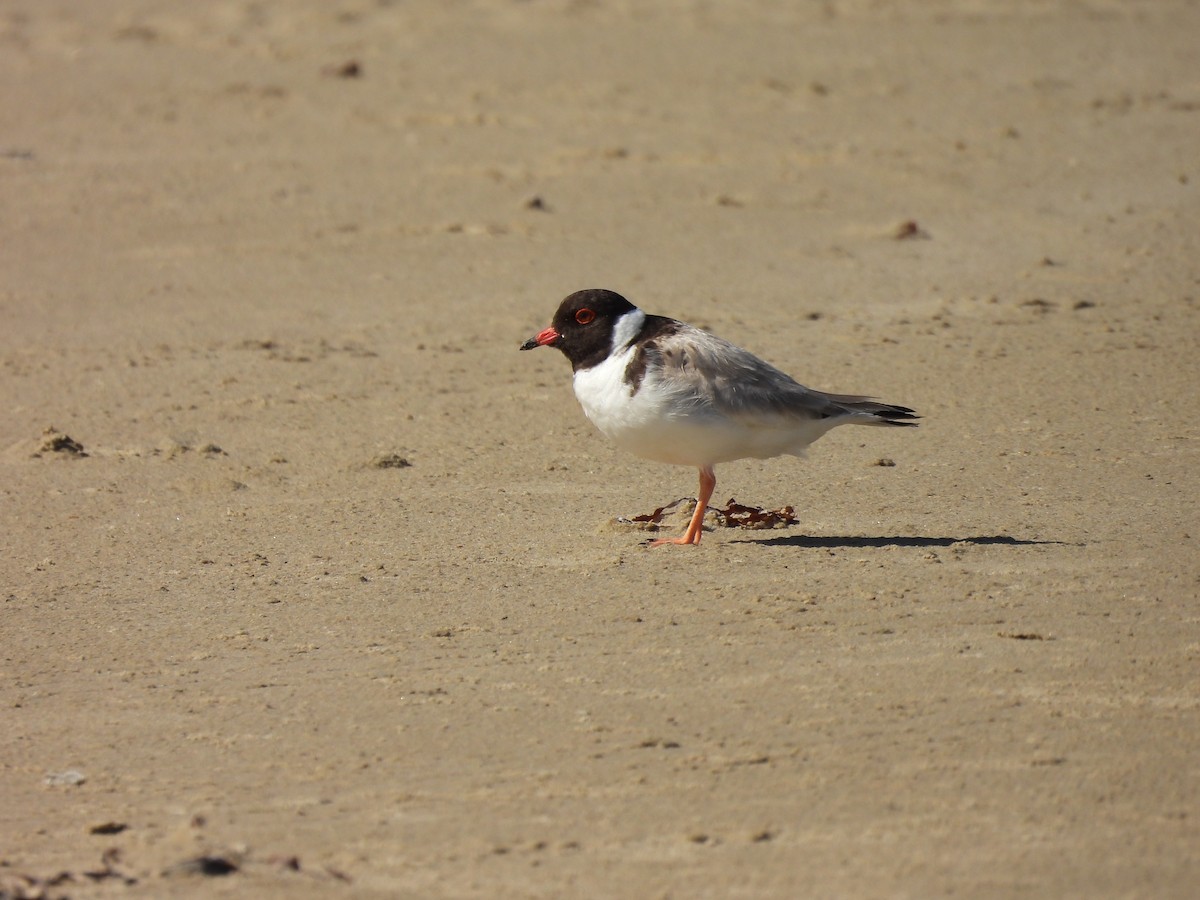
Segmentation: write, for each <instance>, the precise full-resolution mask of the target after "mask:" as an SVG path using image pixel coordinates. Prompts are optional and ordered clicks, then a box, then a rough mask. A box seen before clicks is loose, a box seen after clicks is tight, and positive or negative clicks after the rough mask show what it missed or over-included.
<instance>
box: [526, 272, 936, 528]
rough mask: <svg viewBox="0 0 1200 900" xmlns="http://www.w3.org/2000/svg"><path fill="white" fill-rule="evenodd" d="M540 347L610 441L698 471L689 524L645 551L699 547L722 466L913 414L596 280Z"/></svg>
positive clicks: (531, 345) (795, 452)
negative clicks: (640, 303) (822, 383)
mask: <svg viewBox="0 0 1200 900" xmlns="http://www.w3.org/2000/svg"><path fill="white" fill-rule="evenodd" d="M538 347H554V348H555V349H557V350H560V351H561V352H562V353H563V355H564V356H566V358H567V360H568V361H569V362H570V363H571V369H572V371H573V384H574V388H575V396H576V398H577V399H578V400H579V404H580V406H582V407H583V412H584V415H586V416H587V418H588V419H589V420H591V422H592V424H593V425H595V426H596V428H598V429H599V430H600V432H601V433H602V434H604V435H605V436H606V437H607V438H608V439H609V440H611V441H612V442H613V443H614V444H616V445H617V446H618V447H620V448H621V449H623V450H627V451H629V452H631V453H633V454H635V455H637V456H640V457H643V458H644V459H649V460H653V461H656V462H661V463H668V464H671V465H681V466H692V467H694V468H696V469H698V470H699V473H700V495H699V497H698V498H697V500H696V510H695V512H694V513H693V514H692V518H691V520H690V521H689V523H688V526H687V529H686V530H685V531H684V533H683V534H682V535H681V536H679V537H677V538H664V539H662V540H656V541H652V542H651V543H650V546H652V547H657V546H660V545H663V544H679V545H698V544H699V543H700V537H701V534H702V533H703V524H704V513H705V511H706V509H707V506H708V501H709V500H710V499H711V498H712V494H713V490H714V489H715V488H716V485H717V477H716V472H715V467H716V466H717V465H718V464H719V463H727V462H732V461H733V460H738V459H770V458H772V457H776V456H782V455H792V456H802V455H804V450H805V448H806V447H808V445H809V444H811V443H812V442H813V441H815V440H817V439H818V438H819V437H821V436H822V435H824V434H825V433H826V432H827V431H829V430H831V429H832V428H835V427H837V426H838V425H877V426H899V427H906V426H907V427H912V426H915V425H916V424H917V423H916V422H914V421H912V420H914V419H919V418H921V417H920V416H918V415H917V414H916V412H914V411H913V410H911V409H909V408H908V407H907V406H895V405H892V404H890V403H880V402H878V401H876V400H875V399H874V398H872V397H863V396H858V395H853V394H827V393H824V392H822V391H817V390H813V389H812V388H808V387H805V386H804V385H802V384H800V383H799V382H797V381H796V380H795V379H793V378H792V377H791V376H790V375H787V374H786V373H784V372H782V371H781V370H779V369H777V368H775V367H774V366H772V365H771V364H770V363H767V362H764V361H763V360H761V359H759V358H758V357H757V356H755V355H754V354H752V353H750V352H749V351H747V350H743V349H742V348H741V347H737V346H735V345H734V344H731V343H729V341H726V340H723V339H722V338H719V337H717V336H716V335H713V334H710V333H709V332H707V331H704V330H703V329H701V328H697V327H696V326H694V325H689V324H687V323H685V322H680V321H678V320H676V319H671V318H668V317H666V316H657V315H651V314H649V313H646V312H643V311H642V310H641V309H639V308H638V307H637V306H635V305H634V304H633V303H631V302H630V301H629V300H627V299H625V297H623V296H621V295H620V294H618V293H617V292H615V291H610V290H604V289H600V288H592V289H588V290H582V291H576V292H575V293H573V294H571V295H570V296H568V297H567V298H566V299H564V300H563V301H562V303H561V304H560V305H559V307H558V310H557V311H556V312H555V314H554V318H553V319H552V320H551V324H550V326H549V327H547V328H545V329H543V330H542V331H539V332H538V333H537V334H535V335H533V336H532V337H531V338H529V339H528V340H527V341H525V342H524V343H523V344H522V345H521V347H520V349H521V350H533V349H536V348H538Z"/></svg>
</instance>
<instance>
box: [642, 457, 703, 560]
mask: <svg viewBox="0 0 1200 900" xmlns="http://www.w3.org/2000/svg"><path fill="white" fill-rule="evenodd" d="M716 487H717V475H716V473H715V472H713V467H712V466H705V467H704V468H702V469H701V470H700V496H699V497H697V498H696V511H695V512H694V513H692V521H691V522H689V523H688V527H687V531H685V532H684V533H683V534H682V536H680V537H677V538H662V539H661V540H657V541H651V542H650V546H651V547H661V546H662V545H663V544H699V543H700V535H702V534H703V533H704V513H705V511H707V509H708V501H709V500H711V499H712V495H713V491H714V490H716Z"/></svg>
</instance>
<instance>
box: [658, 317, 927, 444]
mask: <svg viewBox="0 0 1200 900" xmlns="http://www.w3.org/2000/svg"><path fill="white" fill-rule="evenodd" d="M654 343H655V344H657V348H655V351H654V352H656V355H657V357H658V358H657V359H656V362H658V363H659V364H660V365H661V367H662V370H663V373H664V378H665V379H666V380H668V381H669V382H672V383H673V384H675V385H676V388H677V391H678V393H679V394H681V395H682V396H683V397H685V398H686V399H687V400H688V401H690V403H691V404H692V405H693V407H694V408H695V409H696V411H697V412H702V411H708V412H712V413H715V414H717V415H722V416H725V417H727V418H731V419H740V420H745V421H747V423H748V424H763V420H764V419H768V420H769V419H773V418H776V417H778V418H780V419H784V420H790V421H797V420H800V421H817V420H821V419H849V420H856V421H858V422H860V423H861V424H868V425H869V424H877V425H901V424H913V423H909V422H902V421H897V420H903V419H913V418H917V416H916V414H915V413H914V412H913V411H912V410H911V409H909V408H908V407H904V406H893V405H892V404H888V403H880V402H878V401H876V400H875V399H874V398H872V397H864V396H859V395H856V394H827V393H825V392H823V391H818V390H814V389H813V388H809V387H805V386H804V385H802V384H800V383H799V382H798V381H796V380H795V379H794V378H792V376H790V375H788V374H787V373H786V372H783V371H781V370H780V369H777V368H775V367H774V366H772V365H771V364H770V363H767V362H764V361H763V360H761V359H759V358H758V357H757V356H755V355H754V354H753V353H750V352H749V351H747V350H743V349H742V348H741V347H738V346H736V345H734V344H731V343H729V341H726V340H724V339H722V338H719V337H717V336H715V335H712V334H709V333H708V332H706V331H701V330H700V329H699V328H695V327H693V326H690V325H689V326H684V327H683V328H680V329H679V330H678V331H677V332H675V333H674V334H670V335H664V336H663V337H661V338H658V339H656V341H655V342H654Z"/></svg>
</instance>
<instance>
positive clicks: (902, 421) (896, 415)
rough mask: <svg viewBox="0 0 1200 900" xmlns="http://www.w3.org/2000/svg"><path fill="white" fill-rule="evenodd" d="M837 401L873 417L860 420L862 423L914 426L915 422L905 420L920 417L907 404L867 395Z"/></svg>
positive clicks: (847, 407) (850, 408)
mask: <svg viewBox="0 0 1200 900" xmlns="http://www.w3.org/2000/svg"><path fill="white" fill-rule="evenodd" d="M837 402H838V405H839V406H844V407H845V408H846V409H849V410H852V411H854V412H856V413H864V414H866V415H868V416H872V417H873V418H870V419H867V420H866V421H861V422H860V423H859V424H862V425H899V426H904V427H908V428H915V427H916V426H917V423H916V422H910V421H907V420H909V419H919V418H921V417H920V416H918V415H917V414H916V412H915V411H914V410H911V409H909V408H908V407H907V406H895V405H893V404H891V403H880V402H878V401H876V400H871V399H869V398H867V397H846V398H845V399H840V398H839V399H838V400H837Z"/></svg>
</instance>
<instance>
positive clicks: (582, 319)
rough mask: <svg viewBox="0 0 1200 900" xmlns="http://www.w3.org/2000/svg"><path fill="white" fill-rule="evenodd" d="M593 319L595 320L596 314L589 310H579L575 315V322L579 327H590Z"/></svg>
mask: <svg viewBox="0 0 1200 900" xmlns="http://www.w3.org/2000/svg"><path fill="white" fill-rule="evenodd" d="M594 318H596V314H595V313H594V312H592V311H591V310H590V309H581V310H580V311H579V312H577V313H575V321H576V322H578V323H579V324H580V325H590V324H591V323H592V320H593V319H594Z"/></svg>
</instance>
